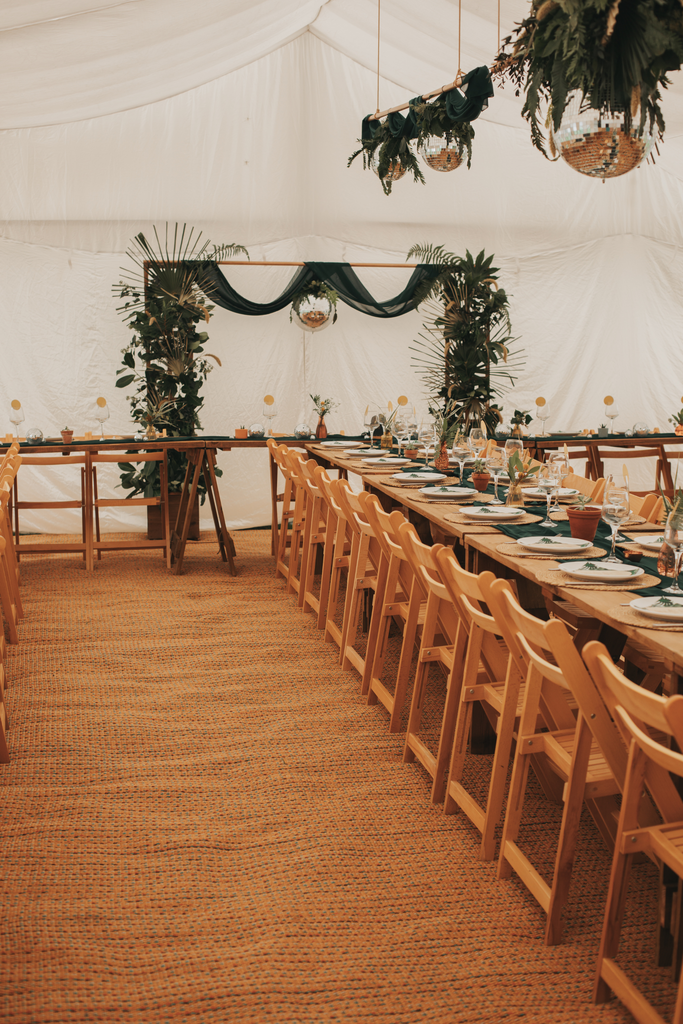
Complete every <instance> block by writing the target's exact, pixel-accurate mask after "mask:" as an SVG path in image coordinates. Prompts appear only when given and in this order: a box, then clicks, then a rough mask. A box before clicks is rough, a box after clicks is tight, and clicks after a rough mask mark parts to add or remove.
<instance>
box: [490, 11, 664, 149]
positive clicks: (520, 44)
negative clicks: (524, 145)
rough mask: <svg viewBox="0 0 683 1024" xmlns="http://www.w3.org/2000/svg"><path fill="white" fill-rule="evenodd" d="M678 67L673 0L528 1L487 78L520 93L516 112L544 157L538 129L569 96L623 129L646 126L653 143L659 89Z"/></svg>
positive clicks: (659, 119)
mask: <svg viewBox="0 0 683 1024" xmlns="http://www.w3.org/2000/svg"><path fill="white" fill-rule="evenodd" d="M682 61H683V6H682V5H681V0H532V4H531V11H530V14H529V16H528V17H527V18H525V19H524V20H523V21H522V22H520V23H519V24H518V25H517V27H516V28H515V31H514V32H513V33H512V34H511V35H510V36H508V37H507V39H506V40H505V42H504V45H503V50H502V52H501V54H500V56H499V57H498V60H497V62H496V66H495V68H494V70H493V76H494V78H495V77H498V78H500V79H502V80H507V81H510V82H512V83H513V84H514V85H515V87H516V94H517V95H519V94H520V93H521V92H524V93H525V96H526V98H525V102H524V107H523V108H522V113H523V115H524V117H525V118H526V120H527V121H528V122H529V126H530V128H531V138H532V141H533V143H534V145H535V146H536V147H537V148H538V149H540V150H541V152H542V153H544V154H545V155H546V156H547V153H546V150H545V138H544V133H543V122H545V127H546V128H547V127H549V126H550V124H551V123H552V125H553V127H554V129H555V131H557V130H558V129H559V127H560V122H561V120H562V114H563V112H564V110H565V107H566V106H567V102H568V100H569V97H570V95H571V93H573V92H575V91H578V92H580V93H581V94H582V97H583V100H582V103H583V105H584V107H585V108H589V107H590V108H593V109H595V110H599V111H602V112H606V111H609V112H611V113H619V112H623V114H624V119H625V127H626V129H627V130H630V128H631V125H632V124H633V123H636V119H638V120H637V125H638V130H639V131H640V132H642V131H643V130H644V129H645V126H646V125H647V127H648V129H649V131H650V132H652V133H657V134H658V135H659V137H660V138H661V137H662V134H663V132H664V128H665V124H664V117H663V115H662V109H661V106H660V102H661V91H660V90H661V89H662V88H666V87H667V86H668V85H669V84H670V80H669V79H668V78H667V74H668V72H670V71H676V70H678V69H679V68H680V66H681V62H682ZM546 104H547V105H548V110H547V117H546V114H545V113H544V112H543V113H542V108H543V109H545V106H546ZM638 112H640V114H639V115H638ZM552 148H553V147H552V142H551V150H552Z"/></svg>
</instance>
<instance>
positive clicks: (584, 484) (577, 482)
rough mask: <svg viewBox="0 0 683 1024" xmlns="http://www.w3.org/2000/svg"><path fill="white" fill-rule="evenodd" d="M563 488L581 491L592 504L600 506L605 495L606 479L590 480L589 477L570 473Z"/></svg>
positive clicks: (565, 478) (564, 480)
mask: <svg viewBox="0 0 683 1024" xmlns="http://www.w3.org/2000/svg"><path fill="white" fill-rule="evenodd" d="M562 486H563V487H573V488H574V490H576V491H579V492H580V493H581V494H587V495H588V497H589V498H590V500H591V503H592V504H594V505H599V504H600V503H601V502H602V496H603V494H604V493H605V478H604V477H599V478H598V479H597V480H589V479H588V478H587V477H585V476H579V475H578V474H577V473H569V474H568V475H567V476H566V477H564V479H563V481H562Z"/></svg>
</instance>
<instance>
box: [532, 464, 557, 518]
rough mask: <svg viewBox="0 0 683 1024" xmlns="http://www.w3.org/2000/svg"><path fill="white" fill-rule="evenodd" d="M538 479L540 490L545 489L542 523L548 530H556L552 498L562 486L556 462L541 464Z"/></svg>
mask: <svg viewBox="0 0 683 1024" xmlns="http://www.w3.org/2000/svg"><path fill="white" fill-rule="evenodd" d="M536 480H537V486H538V489H539V491H545V519H544V520H543V522H542V523H540V525H541V526H543V527H544V528H545V529H546V530H554V529H555V528H556V527H557V523H554V522H553V520H552V519H551V518H550V499H551V497H552V495H553V493H555V494H556V493H557V488H558V487H559V486H560V476H559V473H558V472H557V467H556V465H555V463H554V462H547V463H546V464H545V466H541V468H540V469H539V471H538V476H537V478H536Z"/></svg>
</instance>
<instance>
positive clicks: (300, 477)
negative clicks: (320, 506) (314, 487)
mask: <svg viewBox="0 0 683 1024" xmlns="http://www.w3.org/2000/svg"><path fill="white" fill-rule="evenodd" d="M285 460H286V461H285V464H286V466H287V469H288V472H289V474H290V477H291V481H292V489H293V496H294V511H293V515H292V529H291V533H290V537H289V561H288V563H287V593H288V594H291V593H296V594H297V595H298V593H299V587H300V573H301V556H302V550H303V542H304V531H305V529H306V517H307V515H308V507H309V497H308V490H307V488H306V481H305V477H304V472H303V467H304V464H305V463H306V462H308V461H315V460H309V459H307V458H306V457H305V456H301V455H300V454H299V453H298V452H295V451H289V452H288V453H287V455H286V456H285ZM315 465H318V463H317V462H316V463H315Z"/></svg>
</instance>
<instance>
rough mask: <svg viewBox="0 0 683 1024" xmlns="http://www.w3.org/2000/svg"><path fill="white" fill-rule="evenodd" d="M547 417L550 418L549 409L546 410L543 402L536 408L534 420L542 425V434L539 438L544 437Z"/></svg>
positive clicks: (546, 407)
mask: <svg viewBox="0 0 683 1024" xmlns="http://www.w3.org/2000/svg"><path fill="white" fill-rule="evenodd" d="M548 416H550V409H549V408H548V403H547V402H545V403H544V404H543V405H537V406H536V418H537V419H539V420H540V421H541V423H542V424H543V432H542V434H541V437H545V421H546V420H547V419H548Z"/></svg>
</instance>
